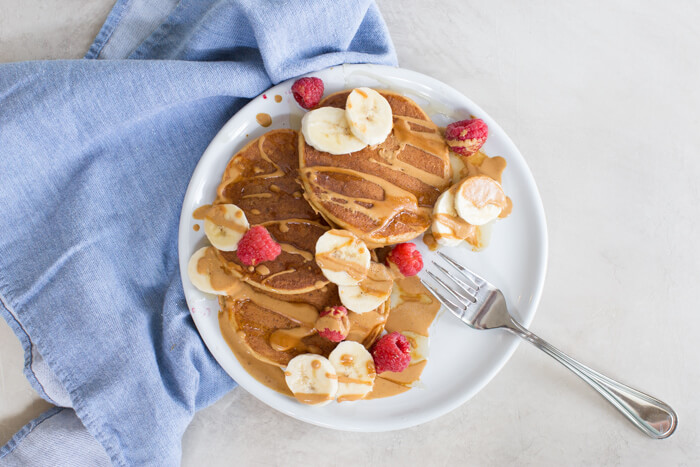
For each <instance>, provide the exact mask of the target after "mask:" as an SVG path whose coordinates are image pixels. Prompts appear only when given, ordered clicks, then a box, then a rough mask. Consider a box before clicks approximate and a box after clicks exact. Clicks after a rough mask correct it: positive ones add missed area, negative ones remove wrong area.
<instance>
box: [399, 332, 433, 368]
mask: <svg viewBox="0 0 700 467" xmlns="http://www.w3.org/2000/svg"><path fill="white" fill-rule="evenodd" d="M401 334H403V335H404V336H406V339H408V343H409V344H410V345H411V365H413V364H414V363H418V362H422V361H423V360H425V359H427V358H428V338H427V337H426V336H422V335H420V334H416V333H415V332H411V331H401Z"/></svg>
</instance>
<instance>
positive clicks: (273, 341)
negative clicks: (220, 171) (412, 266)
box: [214, 130, 389, 366]
mask: <svg viewBox="0 0 700 467" xmlns="http://www.w3.org/2000/svg"><path fill="white" fill-rule="evenodd" d="M297 148H298V135H297V132H296V131H293V130H273V131H270V132H268V133H266V134H264V135H263V136H261V137H260V138H258V139H256V140H254V141H252V142H251V143H249V144H248V145H246V146H245V147H244V148H243V149H241V150H240V151H239V152H238V153H236V154H235V155H234V156H233V157H232V158H231V160H230V161H229V163H228V165H227V167H226V170H225V171H224V175H223V177H222V181H221V184H220V185H219V187H218V190H217V193H218V196H217V198H216V201H215V202H214V204H222V203H231V204H235V205H237V206H238V207H239V208H241V209H242V210H243V212H244V213H245V215H246V218H247V219H248V221H249V223H250V225H251V226H252V225H263V226H265V228H266V229H267V230H268V231H269V232H270V235H271V236H272V238H273V239H274V240H275V241H276V242H278V243H279V244H280V245H281V246H282V253H281V254H280V255H279V256H278V257H277V258H276V259H275V260H273V261H266V262H263V263H261V264H259V265H257V266H256V267H252V266H246V265H245V264H243V263H241V262H240V261H239V260H238V257H237V256H236V252H235V251H233V252H226V251H219V250H216V256H215V258H217V267H218V265H219V264H220V265H221V266H222V267H223V268H224V269H225V271H226V273H227V274H226V275H225V277H227V278H228V279H227V280H228V281H229V284H226V286H225V287H224V288H223V289H222V290H227V293H228V296H222V297H220V299H219V304H220V306H221V312H222V313H223V314H224V315H225V318H226V319H225V320H221V321H220V322H221V325H222V326H224V325H225V326H230V327H231V329H232V330H233V331H234V332H223V331H222V332H223V334H224V335H229V336H230V335H233V336H236V337H235V338H236V339H239V340H240V343H241V344H242V347H243V348H246V349H247V350H246V352H250V353H252V354H253V355H254V356H255V357H256V358H257V359H258V360H260V361H262V362H265V363H269V364H271V365H274V366H285V365H286V364H287V363H288V362H289V360H290V359H292V358H293V357H295V356H296V355H299V354H301V353H318V354H322V355H328V354H329V353H330V352H331V351H332V350H333V348H335V346H336V344H335V343H333V342H331V341H329V340H327V339H325V338H322V337H320V336H318V334H317V333H316V331H315V329H314V325H315V322H316V319H317V318H318V315H319V313H320V312H321V311H322V310H323V309H324V308H325V307H330V306H337V305H340V297H339V296H338V288H337V286H336V285H335V284H333V283H331V282H329V281H328V280H327V279H326V278H325V276H324V275H323V273H322V272H321V269H320V268H319V267H318V265H317V264H316V261H315V260H314V253H315V247H316V241H317V240H318V238H319V237H320V236H321V235H323V233H324V232H325V231H327V230H328V229H329V228H330V227H329V226H328V225H327V224H326V222H325V221H324V219H323V218H322V217H321V216H320V215H318V214H317V213H316V212H315V211H314V210H313V209H312V208H311V206H310V205H309V204H308V202H307V201H306V200H305V198H304V197H303V196H302V188H301V186H300V183H299V181H298V169H299V166H298V164H299V156H298V152H297ZM388 312H389V309H388V301H387V302H385V303H383V304H382V305H381V306H379V307H378V308H377V309H375V310H373V311H370V312H369V313H364V314H362V315H358V314H356V313H352V312H350V313H349V315H348V317H349V321H350V334H349V336H348V339H351V340H355V341H358V342H361V343H363V344H365V345H367V346H369V345H371V344H372V343H374V341H375V340H376V338H377V337H378V336H379V334H380V333H381V332H382V330H383V329H384V324H385V323H386V320H387V318H388ZM231 347H232V348H234V346H233V345H232V346H231Z"/></svg>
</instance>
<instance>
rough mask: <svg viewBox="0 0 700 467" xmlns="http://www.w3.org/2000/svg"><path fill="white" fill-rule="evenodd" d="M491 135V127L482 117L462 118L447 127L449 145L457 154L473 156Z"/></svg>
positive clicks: (446, 138)
mask: <svg viewBox="0 0 700 467" xmlns="http://www.w3.org/2000/svg"><path fill="white" fill-rule="evenodd" d="M488 136H489V127H488V126H487V125H486V123H484V121H483V120H482V119H480V118H472V119H471V120H460V121H459V122H454V123H450V124H449V125H447V128H445V140H446V141H447V145H448V146H449V147H450V149H452V150H453V151H454V152H456V153H457V154H461V155H462V156H471V155H472V154H474V153H475V152H476V151H478V150H479V149H480V148H481V146H483V145H484V143H485V142H486V138H488Z"/></svg>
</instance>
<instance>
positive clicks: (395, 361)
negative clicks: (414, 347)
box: [370, 332, 411, 374]
mask: <svg viewBox="0 0 700 467" xmlns="http://www.w3.org/2000/svg"><path fill="white" fill-rule="evenodd" d="M370 353H371V354H372V357H373V358H374V367H375V368H376V370H377V374H379V373H383V372H385V371H393V372H396V373H398V372H401V371H403V370H405V369H406V368H408V365H409V364H410V363H411V344H409V343H408V339H406V336H404V335H403V334H401V333H400V332H392V333H391V334H387V335H386V336H384V337H382V338H381V339H379V340H378V341H377V342H376V343H375V344H374V346H373V347H372V350H371V352H370Z"/></svg>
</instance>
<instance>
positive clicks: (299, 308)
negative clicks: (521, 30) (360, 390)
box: [197, 247, 318, 329]
mask: <svg viewBox="0 0 700 467" xmlns="http://www.w3.org/2000/svg"><path fill="white" fill-rule="evenodd" d="M197 271H198V272H199V273H201V274H206V275H208V276H209V278H210V281H211V286H212V288H213V289H214V290H218V291H222V292H225V293H226V295H228V296H229V297H231V298H232V299H233V300H250V301H252V302H253V303H255V304H256V305H258V306H260V307H262V308H267V309H268V310H270V311H273V312H275V313H279V314H280V315H282V316H284V317H285V318H288V319H290V320H291V321H294V322H295V323H297V324H299V325H303V326H306V327H308V328H311V329H313V327H314V323H315V322H316V319H317V318H318V311H317V310H316V308H314V307H313V306H311V305H308V304H306V303H292V302H285V301H282V300H279V299H276V298H273V297H271V296H269V295H265V294H262V293H259V292H256V291H255V290H253V288H252V287H251V286H249V285H248V284H246V283H245V282H243V281H241V280H239V279H238V278H236V277H234V276H233V275H232V274H231V273H230V272H229V271H228V270H226V268H224V267H223V264H222V263H221V260H220V259H219V257H218V255H217V254H216V249H215V248H213V247H209V248H207V250H206V251H205V253H204V256H203V257H202V258H200V259H199V262H198V263H197ZM270 277H272V276H270Z"/></svg>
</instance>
